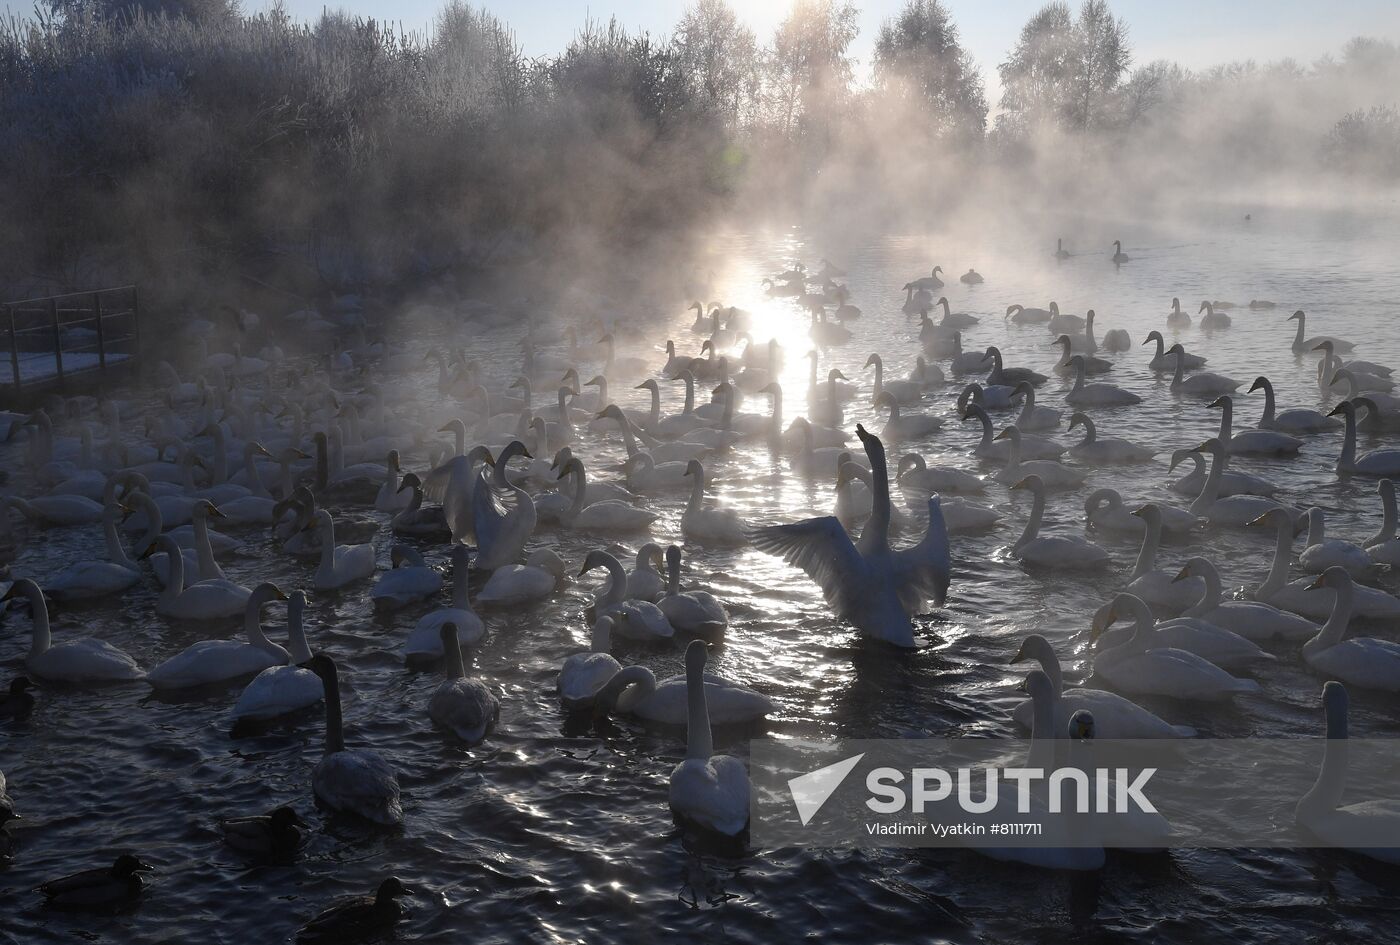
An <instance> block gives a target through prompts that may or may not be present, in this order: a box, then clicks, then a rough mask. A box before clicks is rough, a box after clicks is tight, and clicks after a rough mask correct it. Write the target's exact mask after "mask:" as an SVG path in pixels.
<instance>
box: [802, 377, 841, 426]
mask: <svg viewBox="0 0 1400 945" xmlns="http://www.w3.org/2000/svg"><path fill="white" fill-rule="evenodd" d="M847 379H848V378H847V377H846V375H844V374H842V373H841V371H840V370H839V369H837V368H832V369H831V370H830V371H828V372H827V374H826V391H825V393H824V394H821V393H820V392H819V391H818V389H817V388H815V387H814V388H813V389H812V391H810V392H809V393H808V395H807V413H808V414H809V416H810V419H812V420H815V421H817V422H818V423H825V424H829V425H831V426H835V427H839V426H841V424H842V423H843V422H844V420H845V416H846V412H845V409H844V408H843V407H842V406H841V403H842V401H843V400H847V399H849V398H847V397H845V396H843V395H842V394H841V391H840V388H839V386H838V384H837V382H838V381H844V380H847Z"/></svg>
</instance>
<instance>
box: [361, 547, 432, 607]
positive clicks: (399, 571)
mask: <svg viewBox="0 0 1400 945" xmlns="http://www.w3.org/2000/svg"><path fill="white" fill-rule="evenodd" d="M389 560H390V570H388V571H385V572H384V573H383V574H381V575H380V576H379V580H377V581H375V582H374V587H373V588H371V589H370V592H369V598H370V601H371V602H372V603H373V605H374V609H375V610H376V611H381V612H382V611H393V610H402V609H403V608H405V607H407V606H409V605H410V604H416V603H417V602H418V601H421V600H425V599H426V598H429V597H431V596H433V595H434V594H436V593H437V592H438V591H440V590H442V575H440V574H438V573H437V572H436V571H434V570H433V569H432V568H430V567H428V566H427V564H425V563H424V561H423V556H422V555H420V554H419V553H418V551H417V550H416V549H414V548H411V547H409V546H408V545H397V544H396V545H394V546H393V547H392V548H391V549H390V550H389Z"/></svg>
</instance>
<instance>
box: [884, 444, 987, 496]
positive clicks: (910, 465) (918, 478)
mask: <svg viewBox="0 0 1400 945" xmlns="http://www.w3.org/2000/svg"><path fill="white" fill-rule="evenodd" d="M894 478H895V481H896V482H898V483H899V484H900V487H901V488H904V489H912V490H914V491H915V492H919V493H925V494H926V493H930V492H938V493H945V492H954V493H966V494H975V495H981V494H982V493H984V492H986V491H987V482H986V480H985V479H983V478H982V477H981V476H974V475H973V474H972V473H966V472H963V471H962V470H961V469H955V468H954V467H952V466H930V465H928V463H927V462H926V461H925V460H924V458H923V457H922V456H920V455H919V454H918V453H905V454H904V455H903V456H901V457H900V458H899V467H898V468H897V470H896V472H895V477H894Z"/></svg>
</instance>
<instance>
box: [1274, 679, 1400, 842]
mask: <svg viewBox="0 0 1400 945" xmlns="http://www.w3.org/2000/svg"><path fill="white" fill-rule="evenodd" d="M1347 702H1348V698H1347V690H1346V687H1345V686H1343V685H1342V684H1341V683H1340V682H1337V681H1336V680H1331V681H1329V682H1327V683H1326V684H1325V685H1324V686H1323V687H1322V708H1323V711H1324V712H1325V713H1326V718H1327V741H1326V743H1325V745H1324V746H1323V749H1322V766H1321V768H1319V769H1318V772H1317V781H1315V782H1314V783H1313V786H1312V788H1311V789H1309V791H1308V792H1307V793H1306V794H1304V795H1303V796H1302V798H1301V799H1299V801H1298V806H1297V807H1295V808H1294V810H1293V820H1294V822H1295V823H1296V824H1297V825H1298V826H1299V827H1302V828H1303V829H1304V830H1306V831H1308V832H1309V833H1311V834H1313V835H1314V836H1316V837H1320V838H1322V839H1323V840H1325V841H1326V842H1327V845H1328V846H1334V847H1345V848H1347V849H1349V850H1352V851H1353V852H1356V853H1360V854H1361V855H1362V856H1368V857H1371V858H1372V859H1375V860H1380V861H1381V862H1383V863H1396V864H1400V847H1378V846H1376V845H1375V844H1376V841H1377V839H1378V838H1381V837H1393V836H1395V833H1396V831H1397V830H1400V803H1398V802H1396V801H1394V800H1390V799H1382V800H1374V801H1359V802H1357V803H1354V804H1347V805H1345V806H1342V798H1343V796H1345V794H1346V789H1347V763H1348V760H1349V756H1350V751H1349V748H1348V746H1347Z"/></svg>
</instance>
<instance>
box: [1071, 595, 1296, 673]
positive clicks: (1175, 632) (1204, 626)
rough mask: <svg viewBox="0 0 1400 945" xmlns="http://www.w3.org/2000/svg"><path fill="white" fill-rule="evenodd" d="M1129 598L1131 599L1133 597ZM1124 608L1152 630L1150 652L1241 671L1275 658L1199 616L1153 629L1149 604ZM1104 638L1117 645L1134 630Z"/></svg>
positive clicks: (1133, 603)
mask: <svg viewBox="0 0 1400 945" xmlns="http://www.w3.org/2000/svg"><path fill="white" fill-rule="evenodd" d="M1178 577H1180V578H1181V579H1182V580H1183V581H1185V580H1190V577H1191V575H1190V574H1188V573H1186V572H1179V573H1178ZM1119 596H1124V595H1119ZM1127 596H1130V597H1131V595H1127ZM1112 606H1113V603H1112V602H1110V603H1108V604H1105V605H1104V606H1103V607H1101V608H1099V610H1098V611H1097V612H1095V615H1094V623H1095V624H1099V623H1101V622H1102V621H1103V620H1104V619H1105V618H1104V616H1103V615H1104V614H1106V613H1107V612H1108V610H1109V609H1110V608H1111V607H1112ZM1124 606H1126V607H1128V608H1129V609H1130V610H1131V611H1132V613H1133V615H1134V617H1135V618H1136V620H1137V621H1138V623H1140V624H1142V626H1143V627H1145V628H1149V629H1150V630H1151V634H1150V638H1149V639H1150V643H1149V645H1148V648H1149V649H1155V648H1158V647H1166V648H1171V649H1177V650H1185V651H1186V652H1188V653H1191V654H1194V655H1195V656H1199V657H1201V658H1202V659H1205V660H1209V661H1210V662H1212V663H1214V664H1215V665H1216V666H1219V667H1220V668H1221V669H1240V668H1244V667H1247V666H1250V665H1251V664H1253V663H1258V662H1263V661H1268V660H1273V659H1274V658H1275V657H1274V656H1273V654H1271V653H1266V652H1264V651H1263V650H1262V649H1260V648H1259V647H1258V645H1256V644H1255V643H1253V642H1252V641H1250V640H1249V639H1247V638H1245V637H1242V636H1240V635H1239V634H1238V633H1234V632H1233V631H1230V630H1226V629H1225V628H1224V627H1220V626H1216V625H1215V624H1213V623H1210V622H1208V621H1205V620H1202V619H1200V618H1199V617H1188V616H1181V617H1173V618H1171V619H1169V620H1163V621H1161V622H1160V623H1158V624H1156V625H1155V626H1153V623H1152V620H1153V616H1152V611H1151V609H1150V608H1148V607H1147V603H1146V601H1143V600H1141V599H1140V598H1133V600H1130V601H1127V602H1124V603H1122V604H1120V605H1119V607H1120V613H1121V610H1122V607H1124ZM1101 636H1102V637H1103V638H1104V643H1107V644H1109V645H1114V644H1117V643H1118V642H1120V641H1122V640H1126V639H1127V638H1128V637H1130V636H1132V631H1131V629H1127V630H1125V629H1117V630H1103V631H1102V632H1101Z"/></svg>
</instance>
